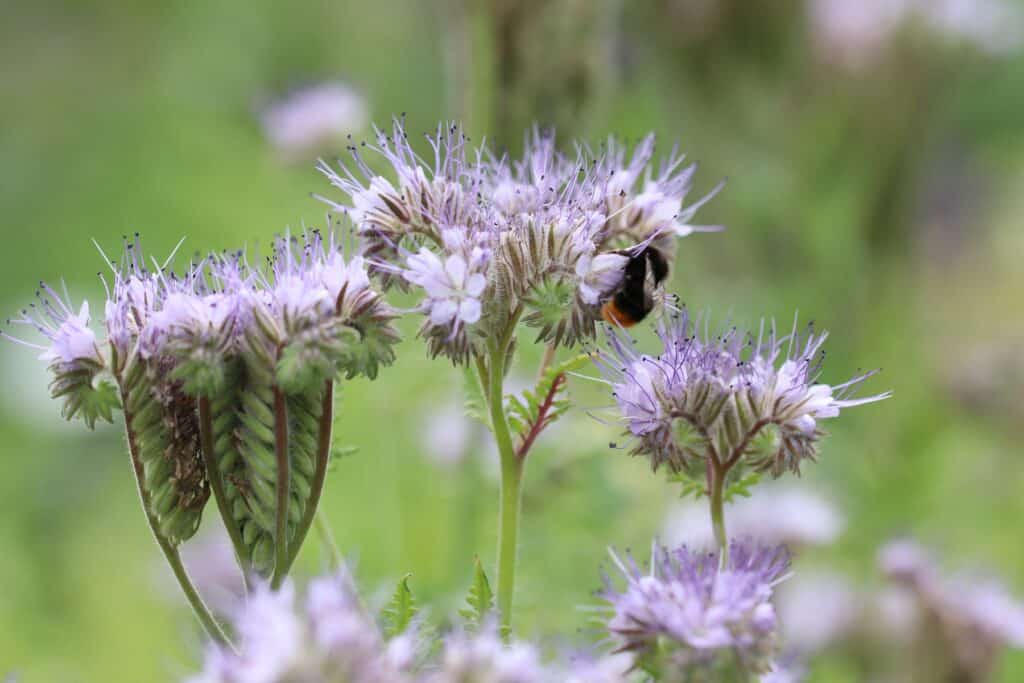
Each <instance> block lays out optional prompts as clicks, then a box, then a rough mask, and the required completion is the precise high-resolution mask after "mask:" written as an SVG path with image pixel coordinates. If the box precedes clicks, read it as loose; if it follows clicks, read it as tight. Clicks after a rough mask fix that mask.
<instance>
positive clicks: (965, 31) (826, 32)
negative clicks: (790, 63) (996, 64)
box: [808, 0, 1024, 70]
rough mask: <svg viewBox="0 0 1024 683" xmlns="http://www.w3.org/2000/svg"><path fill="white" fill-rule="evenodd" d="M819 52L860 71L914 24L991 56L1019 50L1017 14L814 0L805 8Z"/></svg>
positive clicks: (973, 6) (957, 4)
mask: <svg viewBox="0 0 1024 683" xmlns="http://www.w3.org/2000/svg"><path fill="white" fill-rule="evenodd" d="M808 13H809V19H810V23H811V28H812V30H813V32H814V38H815V42H816V43H817V45H818V49H819V50H820V51H821V52H822V53H824V54H825V55H826V56H827V58H829V59H830V60H832V61H836V62H839V63H840V64H841V65H842V66H844V67H847V68H850V69H856V70H860V69H863V68H865V67H867V66H868V65H870V64H871V63H872V62H873V61H876V60H877V59H878V58H879V57H880V56H881V55H882V53H883V52H884V47H885V45H886V44H887V43H888V42H889V41H890V40H892V39H893V38H894V37H895V36H896V34H897V33H898V31H899V30H900V29H901V28H903V27H905V26H907V25H910V24H912V23H915V22H916V23H917V24H919V25H922V26H924V27H925V28H927V29H929V30H931V31H933V32H934V33H937V34H939V35H941V36H944V37H946V38H948V39H952V40H960V41H965V42H967V43H970V44H972V45H974V46H975V47H977V48H979V49H980V50H983V51H985V52H990V53H1002V52H1008V51H1010V50H1013V49H1016V48H1019V47H1020V45H1021V42H1022V39H1024V31H1022V30H1021V28H1020V20H1021V16H1020V10H1019V8H1017V7H1015V6H1013V5H1012V4H1010V3H1007V2H1004V1H1003V0H860V1H859V2H846V1H845V0H813V1H812V2H810V3H809V4H808Z"/></svg>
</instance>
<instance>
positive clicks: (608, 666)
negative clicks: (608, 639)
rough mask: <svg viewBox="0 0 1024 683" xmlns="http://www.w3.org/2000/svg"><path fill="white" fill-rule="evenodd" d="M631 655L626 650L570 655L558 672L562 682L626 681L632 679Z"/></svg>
mask: <svg viewBox="0 0 1024 683" xmlns="http://www.w3.org/2000/svg"><path fill="white" fill-rule="evenodd" d="M633 671H634V663H633V656H632V655H631V654H630V653H628V652H618V653H614V654H609V655H603V656H596V655H589V654H577V655H574V656H573V655H571V656H569V658H568V661H567V662H566V663H565V664H564V665H563V667H562V670H561V671H560V672H559V675H558V677H557V678H556V679H555V680H558V681H560V682H562V683H626V681H629V680H633V678H632V677H631V676H630V675H631V674H632V673H633Z"/></svg>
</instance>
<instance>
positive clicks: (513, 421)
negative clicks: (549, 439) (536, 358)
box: [505, 354, 590, 457]
mask: <svg viewBox="0 0 1024 683" xmlns="http://www.w3.org/2000/svg"><path fill="white" fill-rule="evenodd" d="M589 360H590V356H589V355H587V354H580V355H578V356H574V357H572V358H570V359H568V360H566V361H563V362H561V363H558V364H557V365H552V366H551V367H549V368H548V369H547V370H546V371H545V372H544V375H543V376H542V377H541V378H540V379H539V380H538V381H537V385H536V386H535V387H534V388H533V389H532V390H530V389H527V390H526V391H524V392H523V393H522V396H515V395H512V396H508V397H507V398H506V407H505V413H506V415H507V417H508V423H509V427H511V428H512V430H513V431H514V432H515V433H516V435H517V436H518V441H519V448H520V449H528V448H529V447H530V445H532V442H533V439H534V438H536V436H537V435H538V434H539V433H540V432H541V431H543V430H544V429H545V428H547V427H548V426H549V425H550V424H552V423H553V422H555V420H557V419H558V418H560V417H562V415H564V414H565V413H566V411H568V410H569V407H570V402H569V400H568V399H567V398H564V393H565V387H566V384H567V382H566V374H567V373H570V372H573V371H574V370H578V369H579V368H581V367H583V366H584V365H586V364H587V362H588V361H589ZM519 455H520V457H522V456H524V455H525V452H522V453H520V454H519Z"/></svg>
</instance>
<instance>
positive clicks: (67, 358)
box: [0, 282, 118, 428]
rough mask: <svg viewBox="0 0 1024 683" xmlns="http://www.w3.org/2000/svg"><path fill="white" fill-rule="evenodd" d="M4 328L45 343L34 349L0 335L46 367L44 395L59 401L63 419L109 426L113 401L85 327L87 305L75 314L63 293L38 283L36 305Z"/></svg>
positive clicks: (92, 339)
mask: <svg viewBox="0 0 1024 683" xmlns="http://www.w3.org/2000/svg"><path fill="white" fill-rule="evenodd" d="M7 323H8V324H13V325H23V326H26V327H31V328H32V329H33V330H35V332H36V333H38V335H39V336H41V337H43V339H45V340H46V342H47V343H45V344H39V343H36V342H31V341H27V340H24V339H21V338H20V337H14V336H12V335H10V334H9V333H8V332H4V331H0V337H2V338H4V339H7V340H9V341H13V342H15V343H17V344H21V345H22V346H28V347H30V348H33V349H36V350H37V351H39V359H40V360H42V361H45V362H46V363H47V364H48V365H49V369H50V373H51V375H52V376H53V381H52V382H51V383H50V395H51V396H52V397H53V398H59V399H61V400H62V402H63V407H62V413H63V415H64V417H65V418H66V419H68V420H70V419H72V418H75V417H80V418H81V419H83V420H84V421H85V423H86V424H87V425H88V426H89V427H90V428H91V427H93V426H94V425H95V423H96V420H98V419H101V420H105V421H107V422H111V421H112V420H113V410H114V408H116V407H117V404H118V401H117V395H116V392H115V391H114V387H113V385H112V384H111V383H110V382H109V381H108V380H106V379H104V378H103V374H104V373H105V372H106V371H107V359H106V356H105V354H104V353H103V351H102V349H101V347H100V344H99V342H98V341H97V339H96V333H95V332H94V331H93V329H92V328H91V327H90V326H89V323H90V318H89V302H88V301H83V302H82V305H81V307H79V308H78V310H77V312H76V310H75V309H74V308H73V306H72V303H71V298H70V296H69V295H68V294H67V291H66V290H65V292H64V294H63V296H62V295H61V294H59V293H57V291H56V290H54V289H53V288H52V287H50V286H49V285H47V284H46V283H45V282H40V283H39V290H38V291H37V292H36V302H35V303H32V304H29V306H28V308H25V309H22V311H21V316H20V317H17V318H11V319H8V320H7Z"/></svg>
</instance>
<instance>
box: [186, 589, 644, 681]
mask: <svg viewBox="0 0 1024 683" xmlns="http://www.w3.org/2000/svg"><path fill="white" fill-rule="evenodd" d="M233 625H234V632H235V633H236V634H237V642H238V648H237V651H234V650H232V649H230V648H228V647H224V646H216V645H211V646H210V647H209V648H208V649H207V652H206V656H205V661H204V667H203V671H202V672H201V673H199V674H198V675H196V676H194V677H192V678H190V679H188V681H189V683H285V682H286V681H308V682H309V683H328V682H330V681H346V682H348V683H378V682H382V681H387V682H388V683H470V682H472V683H566V682H567V681H568V682H570V683H574V682H579V683H584V682H585V683H625V682H626V681H627V680H629V679H628V672H629V671H630V669H631V668H632V660H631V659H630V658H629V657H628V656H622V655H619V656H608V657H592V656H579V657H571V658H567V659H566V660H565V661H556V662H546V661H543V660H542V658H541V654H540V651H539V650H538V649H537V648H536V647H534V646H533V645H531V644H528V643H524V642H519V641H513V642H511V643H505V642H503V640H502V638H501V637H500V636H499V635H498V630H497V627H496V624H493V623H490V624H485V625H484V626H483V627H481V628H480V629H479V630H477V631H476V632H469V631H466V630H464V629H461V628H459V629H456V630H455V631H453V632H452V633H450V634H449V635H447V636H446V637H444V638H443V639H442V641H441V644H440V646H439V648H437V650H436V651H434V650H433V649H432V648H431V647H430V646H429V644H428V642H427V641H426V639H425V638H423V637H422V634H421V633H420V632H419V630H418V624H417V622H416V621H415V620H414V622H413V623H412V624H411V625H410V626H409V627H408V628H407V629H406V630H405V631H403V632H402V633H400V634H397V635H393V636H391V637H390V638H389V637H386V636H385V634H384V632H383V631H382V629H381V628H380V626H379V624H378V623H377V620H376V619H374V618H373V617H372V616H371V615H370V614H369V613H368V612H367V611H366V609H365V607H364V606H363V604H362V602H361V600H360V598H359V595H358V593H357V592H356V589H355V587H354V585H353V583H352V580H351V578H350V577H349V575H348V574H347V573H345V572H341V573H339V574H336V575H333V576H327V577H322V578H319V579H316V580H314V581H313V582H312V583H311V584H310V586H309V588H308V590H307V591H306V595H305V599H304V600H302V601H300V600H298V599H297V596H296V591H295V588H294V586H293V584H291V583H286V584H285V585H284V586H283V587H282V588H281V589H280V590H279V591H271V590H270V589H269V588H268V587H266V586H265V585H262V586H259V587H257V589H256V590H255V591H254V592H253V593H252V594H251V595H250V596H249V598H248V601H247V602H246V603H245V604H244V605H242V606H240V608H239V609H238V610H237V611H236V614H235V615H234V619H233Z"/></svg>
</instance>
